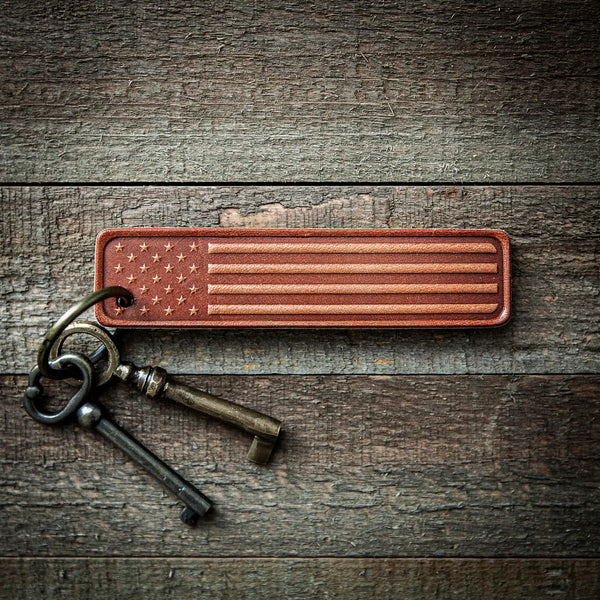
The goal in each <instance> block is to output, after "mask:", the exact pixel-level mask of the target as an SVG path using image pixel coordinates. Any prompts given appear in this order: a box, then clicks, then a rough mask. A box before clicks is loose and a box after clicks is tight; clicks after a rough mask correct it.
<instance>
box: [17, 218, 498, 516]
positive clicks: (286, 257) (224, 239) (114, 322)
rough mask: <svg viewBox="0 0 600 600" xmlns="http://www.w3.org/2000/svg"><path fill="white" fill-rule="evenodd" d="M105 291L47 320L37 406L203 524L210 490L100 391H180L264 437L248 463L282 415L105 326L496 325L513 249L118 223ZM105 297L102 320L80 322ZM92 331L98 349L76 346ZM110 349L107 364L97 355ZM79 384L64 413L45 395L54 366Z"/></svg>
mask: <svg viewBox="0 0 600 600" xmlns="http://www.w3.org/2000/svg"><path fill="white" fill-rule="evenodd" d="M95 275H96V282H95V287H96V291H95V292H93V293H92V294H90V295H89V296H86V297H85V298H83V299H82V300H81V301H79V302H78V303H77V304H75V305H74V306H73V307H71V308H70V309H69V310H68V311H67V312H66V313H65V314H64V315H63V316H62V317H61V318H60V319H59V320H58V321H57V322H56V324H55V325H54V326H53V327H52V328H51V329H50V330H49V331H48V333H47V334H46V336H45V338H44V339H43V341H42V344H41V347H40V351H39V353H38V362H37V365H36V367H34V369H33V370H32V372H31V374H30V382H29V387H28V389H27V392H26V399H25V408H26V410H27V412H28V413H29V414H30V415H31V416H32V417H33V418H34V419H36V420H38V421H40V422H42V423H47V424H52V423H58V422H62V421H64V420H66V419H68V418H69V417H71V416H73V415H75V414H76V415H77V419H78V422H79V423H80V424H81V425H83V426H84V427H88V428H95V429H97V430H98V431H100V433H102V434H103V435H104V436H105V437H107V438H108V439H110V440H111V441H113V442H114V443H116V444H117V445H118V446H119V447H120V448H122V449H123V450H125V451H126V452H127V453H128V454H129V455H130V456H131V457H132V458H134V459H135V460H136V461H137V462H139V463H140V464H141V465H142V466H143V467H144V468H146V469H147V470H148V471H149V472H150V473H151V474H152V475H153V476H154V477H155V478H157V479H158V480H159V481H161V483H163V484H164V485H166V486H167V487H168V488H169V489H170V490H171V491H172V492H173V493H174V494H175V495H176V496H177V497H178V498H179V499H181V500H182V501H183V502H184V504H185V508H184V510H183V512H182V516H181V518H182V520H183V521H184V522H186V523H190V524H191V523H193V522H195V520H196V519H197V517H198V516H202V515H203V514H205V513H206V511H208V510H209V508H210V501H209V500H208V499H207V498H206V497H205V496H204V495H203V494H202V493H201V492H200V491H199V490H197V489H196V488H195V487H194V486H193V485H192V484H190V483H189V482H187V481H186V480H184V479H183V478H181V477H180V476H179V475H178V474H177V473H175V472H174V471H173V470H172V469H170V468H169V467H168V466H167V465H166V464H165V463H163V462H162V461H161V460H160V459H159V458H158V457H156V456H154V455H153V454H152V453H151V452H150V451H148V450H147V449H146V448H144V447H143V446H142V445H141V444H140V443H139V442H137V440H134V439H133V438H131V436H129V435H127V434H126V433H125V432H123V431H121V430H120V428H119V427H118V426H116V425H115V424H114V423H112V422H111V421H110V419H109V418H106V417H105V416H104V415H103V413H102V408H101V407H100V406H98V405H96V404H94V403H93V402H89V401H88V397H89V395H90V393H91V391H92V388H93V387H98V386H101V385H103V384H104V383H106V382H107V381H109V380H110V379H111V378H113V377H114V378H117V379H120V380H121V381H124V382H129V383H133V384H134V385H135V386H136V388H137V389H138V390H139V391H141V392H143V393H144V394H146V395H147V396H150V397H152V398H166V399H170V400H175V401H177V402H180V403H182V404H184V405H186V406H188V407H190V408H193V409H196V410H198V411H200V412H202V413H204V414H206V415H208V416H211V417H215V418H218V419H221V420H223V421H226V422H228V423H230V424H232V425H234V426H237V427H240V428H242V429H244V430H245V431H247V432H248V433H250V434H252V435H253V436H254V437H253V441H252V444H251V446H250V451H249V452H248V458H249V460H252V461H254V462H257V463H260V464H266V463H267V462H268V460H269V458H270V456H271V453H272V451H273V449H274V447H275V444H276V442H277V440H278V436H279V434H280V431H281V423H280V421H278V420H277V419H275V418H273V417H271V416H269V415H265V414H262V413H259V412H257V411H254V410H252V409H250V408H247V407H245V406H241V405H239V404H235V403H233V402H230V401H228V400H224V399H222V398H218V397H215V396H212V395H210V394H208V393H206V392H202V391H199V390H195V389H193V388H190V387H188V386H185V385H182V384H179V383H177V382H175V381H173V380H171V378H170V377H169V376H168V374H167V372H166V371H165V370H164V369H162V368H160V367H142V368H138V367H136V366H135V365H133V364H132V363H128V362H122V361H121V358H120V356H119V351H118V349H117V346H116V344H115V342H114V339H113V337H112V335H111V334H110V333H109V332H108V331H107V330H106V329H105V328H104V327H102V325H104V326H108V327H116V328H119V327H124V328H132V327H135V328H142V327H147V328H160V327H169V328H185V327H195V328H214V327H222V328H324V327H329V328H402V327H411V328H420V327H428V328H431V327H435V328H438V327H493V326H498V325H502V324H504V323H506V321H507V320H508V319H509V317H510V247H509V240H508V236H507V235H506V233H504V232H503V231H499V230H460V229H362V230H361V229H359V230H356V229H188V228H186V229H173V228H142V229H125V228H121V229H108V230H105V231H103V232H102V233H100V235H99V236H98V239H97V242H96V272H95ZM93 305H95V311H96V318H97V320H98V322H99V323H100V325H97V324H95V323H89V322H85V321H82V322H74V320H75V319H76V318H77V317H78V316H79V315H80V314H81V313H83V312H84V311H85V310H86V309H87V308H89V307H91V306H93ZM75 334H84V335H85V334H87V335H90V336H92V337H93V338H95V339H96V340H97V341H98V342H99V343H100V346H99V348H98V350H97V351H96V352H94V353H93V355H92V356H89V357H88V356H84V355H81V354H79V353H77V352H70V353H69V352H64V351H63V345H64V342H65V341H66V339H67V338H69V337H70V336H72V335H75ZM103 354H104V355H106V357H107V360H106V361H105V362H106V365H105V366H104V367H98V366H96V369H94V364H96V363H97V362H98V359H99V358H100V357H101V355H103ZM74 370H75V371H79V373H80V377H79V378H78V379H72V380H71V382H72V383H74V384H75V385H76V386H79V390H78V392H76V393H75V395H74V396H73V397H72V398H71V399H70V400H69V401H68V402H67V403H66V404H65V406H64V407H63V408H62V409H61V410H60V411H58V412H56V411H54V412H47V411H45V409H44V408H43V407H42V406H41V405H40V398H41V397H42V392H43V390H42V388H41V386H40V385H39V380H40V377H41V376H45V377H50V378H53V379H65V378H67V377H70V376H72V375H73V371H74Z"/></svg>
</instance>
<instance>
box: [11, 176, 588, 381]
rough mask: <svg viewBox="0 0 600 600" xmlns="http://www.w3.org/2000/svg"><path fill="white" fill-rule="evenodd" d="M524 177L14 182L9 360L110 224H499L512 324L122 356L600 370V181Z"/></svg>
mask: <svg viewBox="0 0 600 600" xmlns="http://www.w3.org/2000/svg"><path fill="white" fill-rule="evenodd" d="M598 190H599V188H598V187H597V186H579V187H575V186H544V187H535V186H517V187H506V186H500V187H498V186H496V187H471V186H467V187H464V186H463V187H460V186H459V187H448V186H444V187H390V186H342V187H340V186H298V187H295V186H294V187H285V186H278V187H277V186H276V187H263V186H257V187H183V186H182V187H179V186H175V187H145V186H139V187H136V186H134V187H86V186H84V187H50V188H37V187H32V188H28V187H5V188H2V189H1V190H0V203H1V204H2V206H3V207H5V210H4V211H2V212H1V214H0V224H1V228H2V237H3V240H4V247H3V254H2V257H1V260H2V272H3V277H2V279H1V280H0V286H1V288H2V296H3V298H4V302H5V305H4V311H2V312H1V313H0V323H1V324H2V327H3V329H4V331H5V335H4V339H3V344H2V346H0V370H1V371H2V372H12V373H24V372H27V371H28V370H29V368H30V367H31V364H32V360H33V357H34V356H35V355H36V352H37V347H38V344H39V340H40V339H41V337H42V336H43V335H44V333H45V331H46V330H47V328H48V327H49V326H50V325H51V324H52V323H53V322H54V321H55V320H56V319H57V318H58V317H59V316H60V315H61V314H62V312H63V311H64V310H66V307H67V306H69V304H70V303H71V302H72V299H73V298H77V297H79V296H82V295H84V294H86V293H88V292H89V291H90V290H91V289H92V286H93V260H94V239H95V236H96V234H97V233H98V232H99V231H100V230H102V229H104V228H106V227H110V226H143V225H148V226H160V225H163V226H207V227H217V226H219V225H223V226H239V227H244V226H255V227H267V226H270V227H467V228H468V227H492V228H501V229H505V230H506V231H507V232H508V233H509V235H510V237H511V240H512V244H513V271H514V282H513V301H514V311H513V315H514V316H513V319H512V321H511V322H510V323H509V324H508V325H507V326H505V327H503V328H500V329H494V330H486V331H481V330H471V331H449V330H445V331H444V330H439V331H433V330H432V331H418V330H415V331H409V330H398V331H370V332H369V331H362V332H360V331H354V332H346V331H325V332H323V331H317V332H315V331H310V330H306V331H277V332H273V331H262V332H246V331H225V332H222V331H186V332H182V331H160V332H157V331H154V332H152V331H144V332H128V333H127V334H126V335H123V336H122V339H121V343H122V346H123V351H124V354H126V355H127V356H128V357H129V358H130V359H131V360H135V361H137V362H140V363H143V362H152V363H159V364H162V365H163V366H166V367H168V368H169V369H171V370H172V371H174V372H179V373H198V372H207V373H248V372H251V373H300V374H301V373H330V372H332V373H336V372H337V373H387V374H391V373H481V372H483V373H493V372H518V373H526V372H539V373H547V372H557V373H561V372H566V373H577V372H597V371H598V370H599V368H600V352H599V349H600V331H599V330H598V326H597V325H598V322H599V321H600V305H599V303H598V294H599V293H600V271H599V268H598V264H599V263H598V255H599V254H598V252H599V246H598V236H599V233H600V192H599V191H598Z"/></svg>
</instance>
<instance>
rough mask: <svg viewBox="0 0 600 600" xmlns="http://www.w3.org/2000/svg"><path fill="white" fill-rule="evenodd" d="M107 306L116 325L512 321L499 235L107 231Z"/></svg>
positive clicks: (103, 279)
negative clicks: (125, 294) (122, 291)
mask: <svg viewBox="0 0 600 600" xmlns="http://www.w3.org/2000/svg"><path fill="white" fill-rule="evenodd" d="M109 285H122V286H124V287H126V288H127V289H129V290H131V292H132V293H133V296H134V301H133V304H132V305H131V306H130V307H127V308H121V307H120V306H118V305H117V303H116V301H115V300H114V299H110V300H107V301H105V302H103V303H102V304H98V305H97V306H96V318H97V319H98V321H99V322H100V323H101V324H103V325H108V326H113V327H481V326H485V327H489V326H495V325H502V324H504V323H506V321H507V320H508V319H509V316H510V250H509V241H508V236H507V235H506V233H505V232H503V231H498V230H461V229H191V228H190V229H171V228H143V229H125V228H123V229H108V230H106V231H103V232H102V233H101V234H100V235H99V236H98V240H97V244H96V289H100V288H102V287H106V286H109Z"/></svg>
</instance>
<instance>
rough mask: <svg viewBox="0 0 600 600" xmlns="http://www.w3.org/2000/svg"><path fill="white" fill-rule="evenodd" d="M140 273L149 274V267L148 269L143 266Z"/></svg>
mask: <svg viewBox="0 0 600 600" xmlns="http://www.w3.org/2000/svg"><path fill="white" fill-rule="evenodd" d="M140 271H141V272H142V273H147V272H148V267H147V266H146V265H142V266H141V267H140Z"/></svg>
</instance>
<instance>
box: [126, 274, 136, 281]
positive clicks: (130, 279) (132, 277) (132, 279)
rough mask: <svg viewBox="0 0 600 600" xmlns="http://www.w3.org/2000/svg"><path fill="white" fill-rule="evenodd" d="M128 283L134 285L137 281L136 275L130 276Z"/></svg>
mask: <svg viewBox="0 0 600 600" xmlns="http://www.w3.org/2000/svg"><path fill="white" fill-rule="evenodd" d="M127 281H129V283H133V282H134V281H135V275H130V276H129V277H128V278H127Z"/></svg>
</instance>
